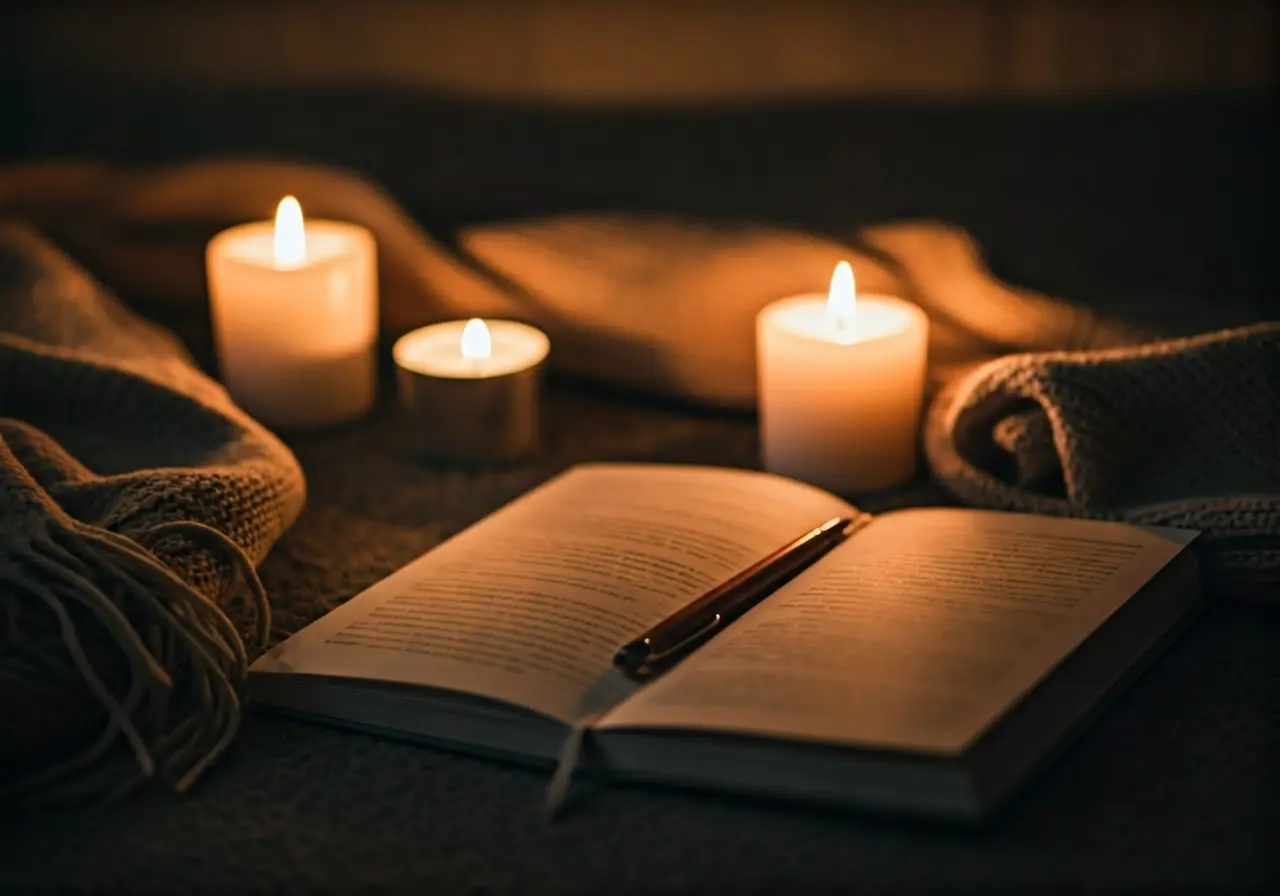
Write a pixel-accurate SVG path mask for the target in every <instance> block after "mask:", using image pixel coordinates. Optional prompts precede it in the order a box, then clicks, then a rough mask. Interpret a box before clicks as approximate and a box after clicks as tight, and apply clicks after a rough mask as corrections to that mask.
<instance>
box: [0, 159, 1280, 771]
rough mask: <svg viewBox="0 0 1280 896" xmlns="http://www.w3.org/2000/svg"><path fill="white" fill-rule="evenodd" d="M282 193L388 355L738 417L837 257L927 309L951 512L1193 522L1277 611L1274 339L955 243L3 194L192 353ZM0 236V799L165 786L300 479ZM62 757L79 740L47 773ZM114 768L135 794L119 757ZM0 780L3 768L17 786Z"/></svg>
mask: <svg viewBox="0 0 1280 896" xmlns="http://www.w3.org/2000/svg"><path fill="white" fill-rule="evenodd" d="M286 192H288V193H293V194H295V195H297V196H298V197H299V198H300V199H301V201H302V204H303V208H304V210H305V211H306V213H307V214H308V215H309V216H318V217H337V218H343V219H346V220H354V221H358V222H361V223H363V224H365V225H366V226H368V227H369V228H370V229H371V230H373V231H374V234H375V236H376V237H377V240H378V246H379V256H380V257H379V266H380V271H379V277H380V281H381V290H382V309H381V313H382V320H383V323H384V326H385V328H386V330H387V331H388V335H389V336H394V335H397V334H399V333H402V332H404V331H405V330H407V329H409V328H411V327H414V326H418V325H421V324H423V323H427V322H431V321H434V320H439V319H442V318H446V317H455V316H462V315H484V316H511V317H517V318H522V319H526V320H531V321H533V322H536V323H537V324H539V325H540V326H542V327H543V328H544V329H546V330H547V331H548V332H549V333H550V335H551V338H552V341H553V344H554V347H555V348H554V353H553V363H555V364H556V365H557V366H558V367H559V368H560V369H561V370H562V371H565V372H569V373H572V374H577V375H580V376H583V377H587V378H591V379H595V380H598V381H601V382H605V383H610V384H612V385H615V386H620V387H624V388H631V389H636V390H642V391H647V392H656V393H662V394H666V395H671V396H677V397H681V398H684V399H687V400H690V401H692V402H695V403H701V404H705V405H716V406H721V407H731V408H742V409H750V408H751V407H753V405H754V400H755V376H754V336H753V333H754V330H753V327H754V317H755V314H756V312H757V311H759V309H760V308H762V307H763V306H764V305H765V304H766V303H767V302H769V301H771V300H773V299H774V298H777V297H779V296H782V295H788V294H793V293H798V292H811V291H813V292H816V291H822V290H824V289H825V287H826V281H827V279H828V278H829V276H830V272H831V270H832V268H833V266H834V265H835V263H836V261H838V260H840V259H847V260H849V261H851V262H852V263H853V265H854V268H855V270H856V271H857V275H858V283H859V288H860V289H861V290H862V291H864V292H880V291H886V292H893V293H897V294H900V295H904V296H906V297H908V298H910V299H912V300H913V301H916V302H918V303H919V304H920V305H922V306H923V307H924V308H925V309H926V310H927V311H928V312H929V315H930V319H931V341H930V358H931V373H932V374H933V376H932V382H933V385H934V387H935V388H938V389H940V391H939V392H938V393H937V395H936V397H935V398H934V400H933V403H932V406H931V410H930V412H929V414H928V419H927V421H926V426H925V432H924V438H923V444H924V455H925V457H926V459H927V462H928V466H929V470H930V472H931V473H932V474H933V476H934V477H935V478H936V479H937V480H938V481H939V482H940V483H941V484H942V485H943V486H945V487H946V488H947V489H948V490H950V491H951V492H952V493H953V494H954V495H956V496H957V497H958V498H960V499H961V500H963V501H966V502H970V503H973V504H977V505H982V506H994V507H1006V508H1015V509H1022V510H1030V511H1036V512H1043V513H1054V514H1074V515H1087V516H1099V517H1108V518H1117V519H1127V520H1131V521H1135V522H1146V523H1162V524H1169V525H1182V526H1189V527H1194V528H1199V529H1202V530H1204V531H1205V533H1206V537H1205V538H1204V539H1203V540H1202V542H1203V543H1202V551H1203V554H1204V556H1205V559H1206V563H1205V566H1206V569H1207V572H1208V574H1209V575H1210V576H1211V578H1212V580H1213V581H1214V583H1215V584H1216V585H1217V586H1218V587H1219V593H1226V592H1228V591H1230V592H1232V593H1240V594H1247V595H1250V596H1256V597H1261V598H1263V599H1273V600H1274V599H1277V598H1278V596H1280V323H1277V322H1276V321H1274V320H1273V321H1266V320H1265V318H1264V319H1263V320H1262V322H1258V319H1256V316H1255V319H1254V320H1253V322H1249V321H1245V320H1231V321H1225V322H1223V323H1222V324H1221V326H1222V327H1224V328H1220V329H1216V330H1214V331H1212V332H1207V333H1205V334H1202V335H1193V336H1190V337H1179V338H1171V337H1170V336H1169V334H1168V333H1166V332H1165V330H1166V329H1167V330H1169V331H1178V332H1181V333H1185V332H1187V331H1188V330H1195V329H1197V327H1198V328H1200V329H1213V327H1214V326H1218V325H1219V324H1216V323H1211V322H1210V321H1211V317H1205V318H1199V319H1197V318H1196V317H1194V316H1193V317H1192V318H1190V319H1189V321H1182V322H1176V323H1175V322H1174V320H1173V319H1172V311H1173V310H1174V309H1173V308H1170V309H1169V312H1170V314H1169V315H1168V317H1169V320H1168V321H1167V324H1168V326H1167V327H1166V326H1159V327H1156V328H1154V329H1152V328H1135V327H1131V326H1129V325H1127V324H1125V323H1121V322H1120V321H1121V319H1122V318H1123V315H1121V314H1117V315H1115V316H1112V315H1106V316H1100V315H1098V314H1096V313H1093V312H1090V311H1087V310H1085V309H1083V308H1081V307H1078V306H1076V305H1073V304H1069V303H1066V302H1063V301H1060V300H1057V299H1054V298H1051V297H1049V296H1045V295H1042V294H1038V293H1034V292H1032V291H1029V290H1025V289H1018V288H1014V287H1011V286H1008V285H1006V284H1004V283H1002V282H1000V281H999V280H997V279H996V278H995V277H993V276H992V275H991V273H990V272H989V271H988V270H987V268H986V267H985V265H984V264H983V262H982V259H981V257H980V254H979V252H978V250H977V247H976V246H975V245H974V244H973V243H972V241H971V240H970V239H969V238H968V237H967V236H966V235H965V234H964V233H962V232H959V231H957V230H956V229H954V228H951V227H948V226H946V225H943V224H938V223H935V222H912V223H907V224H901V225H886V226H883V227H877V228H872V229H869V230H867V231H863V232H860V233H858V234H854V235H851V236H850V237H849V239H846V240H833V239H827V238H820V237H816V236H813V235H809V234H801V233H795V232H790V231H784V230H778V229H774V228H767V227H759V226H726V225H723V224H720V225H710V224H705V223H696V222H688V221H678V220H655V219H638V218H634V217H626V216H619V215H608V216H569V217H559V218H551V219H543V220H539V221H532V222H525V223H521V222H515V223H509V224H505V225H498V226H486V227H478V228H473V229H470V230H467V231H465V232H463V233H462V234H460V235H459V236H458V238H457V241H456V243H455V244H453V245H450V246H445V245H442V244H441V243H439V242H437V241H435V240H433V239H431V238H430V237H429V236H427V235H426V234H425V233H423V231H422V230H421V229H420V228H419V227H418V226H417V225H416V224H415V223H414V222H413V220H412V219H411V218H409V216H407V215H406V214H405V213H404V212H403V211H402V210H400V208H399V207H398V206H397V205H396V204H395V203H394V202H393V201H392V200H390V199H389V198H388V197H387V196H386V195H384V194H383V193H382V192H380V191H379V190H378V189H377V188H375V187H373V186H372V185H370V184H368V183H367V182H365V181H363V180H361V179H359V178H356V177H353V176H351V175H349V174H347V173H344V172H338V171H333V170H328V169H324V168H317V167H307V166H297V165H282V164H267V163H252V162H234V163H229V162H220V163H209V164H195V165H186V166H180V167H175V168H170V169H161V170H154V169H152V170H147V171H129V170H121V169H112V168H108V167H104V166H99V165H79V164H47V165H38V166H27V167H23V168H19V169H10V170H9V171H0V213H4V212H7V213H9V214H12V215H17V216H21V217H23V218H25V219H26V220H28V221H32V222H35V223H36V224H37V225H39V227H40V228H41V229H42V230H43V231H44V232H46V233H48V234H50V235H51V236H53V237H54V239H55V241H56V242H57V243H58V244H59V245H60V246H62V247H63V248H65V249H67V250H68V251H69V252H70V253H71V254H72V255H73V256H74V257H76V258H77V259H79V260H81V261H82V262H84V263H85V264H86V265H87V266H88V267H89V268H90V269H91V270H93V271H94V272H95V274H98V275H100V276H101V277H102V278H103V279H104V280H105V282H107V283H109V284H110V285H112V286H113V287H116V288H117V289H119V290H120V291H121V292H122V293H124V294H126V295H128V296H129V298H130V301H131V304H133V305H134V307H135V308H137V309H138V310H140V311H142V312H143V313H144V314H145V315H147V316H149V317H152V318H154V319H157V320H159V321H162V322H163V323H165V324H166V325H168V326H170V327H171V328H173V329H174V330H176V331H177V332H178V333H179V334H180V335H181V336H182V337H183V338H184V339H186V340H187V341H188V342H189V343H191V344H201V343H207V341H208V332H207V326H208V316H207V311H206V308H205V305H204V302H205V299H204V288H203V283H204V277H203V256H202V253H203V246H204V242H205V240H206V239H207V238H208V237H209V236H211V235H212V234H213V233H214V232H215V231H216V230H217V229H219V228H221V227H223V226H227V225H229V224H232V223H237V222H240V221H243V220H247V219H253V218H263V217H267V216H268V215H269V214H270V213H271V210H272V209H273V207H274V205H275V203H276V202H277V201H278V199H279V198H280V196H281V195H282V194H284V193H286ZM5 235H6V241H7V244H8V245H9V252H8V255H6V256H0V257H5V258H7V259H8V260H7V261H6V262H5V263H6V264H8V265H10V266H13V265H15V264H17V265H19V266H21V265H25V266H26V268H24V270H26V271H27V273H26V274H23V275H21V276H18V277H17V278H16V282H19V283H20V284H22V286H21V288H19V289H18V290H17V291H16V292H14V289H13V286H12V284H13V283H14V282H15V276H14V274H13V273H12V272H10V273H9V274H7V275H6V276H5V277H4V279H0V289H4V290H5V293H4V300H5V303H6V304H5V305H3V306H0V307H4V308H5V311H4V315H3V318H0V365H2V366H0V421H2V422H0V477H4V478H2V479H0V501H3V502H4V503H3V504H0V520H3V521H4V522H0V539H4V549H5V557H9V556H11V555H12V556H17V557H25V558H27V559H23V560H19V561H17V562H15V561H13V560H9V559H6V560H5V561H3V562H4V565H3V566H2V567H0V586H2V587H3V591H0V613H3V614H4V615H0V624H4V625H6V626H7V627H6V628H5V629H4V630H3V638H4V641H3V642H2V645H0V646H3V648H4V652H3V653H0V751H3V750H5V749H6V747H5V742H8V743H9V745H10V746H9V749H10V751H11V752H12V751H13V747H12V744H13V743H17V744H19V745H24V746H25V749H26V754H25V758H26V759H28V760H30V759H31V758H32V756H34V755H37V754H38V756H37V759H38V761H37V762H36V765H37V774H35V775H34V776H28V777H24V778H22V779H20V780H18V781H17V782H16V783H14V782H9V783H7V784H6V783H3V782H4V777H3V772H0V787H6V788H7V790H5V791H0V792H5V793H8V794H10V795H13V794H19V795H31V794H42V795H47V794H50V793H59V792H60V793H62V794H64V795H69V796H71V795H78V794H96V793H101V792H104V791H105V790H107V789H109V788H111V787H119V786H127V785H128V784H129V783H130V782H131V781H133V780H136V779H137V778H138V777H140V775H141V776H145V775H147V774H152V773H156V774H161V775H163V776H164V777H166V778H168V779H169V780H171V781H173V782H175V783H176V784H177V785H178V786H180V787H181V786H184V785H186V784H187V783H189V782H190V781H192V780H193V779H194V777H195V776H196V775H198V773H199V772H200V771H201V770H202V769H203V768H204V767H205V766H206V765H207V763H208V761H210V760H211V759H212V758H214V757H215V756H216V755H217V754H218V752H219V751H220V750H221V749H222V747H223V746H224V745H225V743H226V741H227V738H228V737H229V736H230V733H231V732H232V731H233V730H234V727H235V716H236V713H237V711H238V702H237V696H236V695H237V693H238V684H239V681H240V679H241V677H242V676H243V670H244V659H245V657H244V648H243V647H242V646H241V645H242V641H240V640H237V635H236V633H235V631H234V627H232V626H230V625H229V614H228V612H227V611H228V609H229V607H230V604H229V603H228V600H229V597H230V595H231V593H233V592H234V590H235V589H234V588H233V582H234V581H236V579H235V576H234V570H240V575H241V576H242V578H243V579H245V580H247V581H248V582H249V588H248V591H245V589H244V588H241V589H240V591H241V593H248V594H253V593H255V591H254V588H253V583H254V581H255V580H254V577H253V576H252V574H251V566H252V563H253V562H256V561H257V560H260V559H261V557H262V556H263V555H264V554H265V552H266V551H267V549H268V548H269V547H270V545H271V543H272V542H273V541H274V539H275V538H276V536H278V535H279V533H280V532H281V531H282V530H283V529H284V528H285V527H287V525H288V524H289V523H290V521H291V520H292V519H293V517H294V516H295V515H296V514H297V512H298V510H299V507H300V505H301V501H302V481H301V476H300V473H299V471H298V469H297V466H296V464H295V463H294V462H293V460H292V458H291V457H290V456H289V454H288V452H287V451H285V449H284V448H283V447H281V446H280V444H279V442H277V441H276V440H275V439H274V438H273V437H272V436H270V435H269V434H268V433H266V432H265V431H263V430H262V429H261V427H259V426H257V425H256V424H254V423H253V422H252V421H250V420H248V419H246V418H245V417H244V415H243V414H241V413H240V412H239V411H237V410H236V409H235V408H234V407H233V406H232V405H231V404H230V402H229V401H228V400H227V398H226V396H225V395H224V394H223V393H222V392H221V390H220V389H218V388H217V387H216V386H215V385H214V384H213V383H212V382H210V381H209V380H207V379H205V378H204V377H203V376H202V375H200V374H199V373H197V372H195V370H194V369H193V368H192V367H191V366H190V364H189V363H188V362H187V360H186V359H185V358H184V357H183V355H182V353H181V352H180V350H179V349H178V348H177V347H176V345H175V344H174V343H173V342H172V341H170V340H168V339H167V338H165V337H164V336H163V335H162V334H160V333H158V332H157V331H156V330H154V329H153V328H151V327H149V326H147V325H144V324H142V323H141V321H139V320H138V319H137V318H135V317H133V316H132V315H129V314H128V313H127V312H125V311H124V310H123V309H122V308H121V307H120V306H119V305H118V304H116V303H115V302H114V301H113V300H111V299H110V298H109V297H108V296H107V295H106V294H105V293H104V292H103V291H102V290H101V289H99V288H97V287H96V286H94V285H93V284H92V283H91V282H90V281H89V280H88V278H87V277H86V276H85V275H84V274H83V273H82V272H80V271H79V269H77V268H74V267H73V266H69V265H68V264H67V263H66V262H65V261H63V260H58V261H55V258H56V256H55V255H54V253H53V250H52V249H51V248H50V247H49V246H47V245H46V244H44V243H41V242H39V241H38V240H36V239H35V238H34V237H33V236H31V234H30V233H29V232H26V231H20V230H15V229H12V228H10V229H8V230H6V231H5ZM14 246H20V247H21V248H22V251H21V252H20V253H17V255H21V256H22V259H23V260H21V261H19V260H17V256H16V255H15V253H14V252H13V247H14ZM32 259H35V261H34V262H33V261H32ZM36 271H38V272H39V273H38V274H36V273H34V272H36ZM12 295H18V296H20V297H21V298H20V299H19V301H18V303H17V305H16V306H15V305H14V304H13V301H14V300H13V299H12V298H11V296H12ZM15 308H16V310H15ZM1210 310H1212V309H1210ZM1271 316H1272V315H1269V314H1268V315H1265V317H1271ZM58 321H61V323H58V324H57V325H56V326H55V325H54V322H58ZM1206 323H1207V324H1208V326H1205V325H1204V324H1206ZM1226 324H1233V326H1225V325H1226ZM257 596H258V599H259V601H261V595H260V594H258V595H257ZM263 609H264V610H265V607H264V608H263ZM250 615H252V614H250ZM230 616H231V617H232V618H239V617H238V616H237V614H230ZM261 618H262V617H261V616H259V619H261ZM89 645H96V647H97V649H96V651H91V650H90V646H89ZM103 645H105V647H104V646H103ZM46 695H48V696H47V697H46ZM55 700H56V701H58V702H57V703H54V702H53V701H55ZM24 702H25V703H26V704H28V705H30V704H36V703H42V702H43V703H44V704H45V705H56V706H60V707H66V710H65V711H63V712H59V713H57V714H46V716H45V727H44V728H39V726H38V725H37V726H35V727H36V728H37V729H39V730H42V731H43V732H44V734H43V735H42V738H43V739H41V740H39V741H33V740H32V739H31V738H29V737H28V738H26V739H25V740H24V738H23V733H24V732H28V731H30V730H33V729H32V727H31V726H33V725H35V723H34V722H32V720H31V717H30V716H29V715H21V714H14V712H13V711H11V709H10V708H11V707H13V706H15V705H21V704H23V703H24ZM95 710H97V712H95ZM55 716H56V718H57V719H62V720H66V724H65V725H64V726H63V727H64V728H65V730H63V731H61V732H60V734H61V735H62V738H61V740H59V739H58V738H56V737H52V736H51V735H50V734H49V732H50V730H52V729H56V728H57V727H58V726H57V725H55V724H52V723H49V722H48V719H49V718H54V717H55ZM86 719H96V720H98V723H99V724H100V729H99V730H100V736H98V737H97V738H96V739H95V738H89V739H86V735H85V725H84V721H85V720H86ZM5 726H7V727H5ZM54 733H55V734H57V733H59V732H57V731H54ZM50 743H55V744H63V745H64V746H66V745H71V746H67V748H66V753H65V756H63V755H59V754H57V753H56V752H51V751H50V749H49V746H48V745H49V744H50ZM120 744H126V745H127V746H128V747H129V748H130V750H131V753H130V754H129V755H130V756H131V757H132V758H131V762H132V766H131V768H132V771H133V774H132V776H129V775H122V773H121V768H122V767H123V766H121V765H119V764H115V765H111V764H109V763H108V762H107V760H106V757H107V756H108V755H109V754H111V752H110V749H109V748H110V747H112V746H113V745H115V746H117V747H118V746H119V745H120ZM72 747H74V748H72ZM18 752H21V747H20V748H19V750H18ZM111 755H116V754H111ZM51 757H52V758H51ZM6 758H7V757H6V756H5V755H3V753H2V752H0V769H4V768H9V767H17V765H18V763H7V762H6V761H5V760H6Z"/></svg>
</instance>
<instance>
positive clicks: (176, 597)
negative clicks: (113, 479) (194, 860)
mask: <svg viewBox="0 0 1280 896" xmlns="http://www.w3.org/2000/svg"><path fill="white" fill-rule="evenodd" d="M175 536H176V537H181V538H183V539H184V540H185V541H187V542H188V543H189V544H191V545H192V546H194V547H196V548H200V549H204V550H207V551H209V552H210V553H211V554H212V556H213V557H215V558H217V559H220V560H224V561H225V562H226V563H227V564H228V565H229V566H230V568H231V570H232V575H231V576H230V577H229V578H228V580H227V583H226V588H225V591H224V593H223V594H220V595H218V597H217V599H216V600H215V599H210V598H209V597H208V596H206V595H205V594H202V593H201V592H200V590H198V589H197V588H195V587H194V586H192V585H191V584H189V583H188V582H186V581H185V580H184V579H183V578H181V577H180V576H179V575H178V574H177V573H176V572H174V570H173V569H171V568H170V567H169V566H168V565H167V564H165V563H164V561H163V560H161V559H160V557H159V556H158V555H157V553H155V552H154V550H153V549H154V547H155V545H156V544H157V543H158V542H159V541H160V540H161V539H165V538H173V537H175ZM242 585H243V586H244V587H246V588H247V590H248V592H249V594H250V597H251V598H252V602H253V605H254V610H255V617H256V622H257V632H256V634H257V637H258V639H259V641H260V642H261V644H262V645H263V646H265V645H266V642H267V639H268V636H269V633H270V628H271V610H270V606H269V604H268V602H267V598H266V594H265V592H264V590H263V587H262V583H261V581H260V580H259V579H258V575H257V572H256V571H255V570H254V567H253V563H252V561H251V560H250V559H249V557H248V556H247V555H246V554H245V552H244V551H243V550H242V549H241V548H240V547H239V546H238V545H237V544H236V543H235V542H234V541H232V540H231V539H230V538H228V537H227V536H226V535H224V534H223V533H221V532H219V531H217V530H216V529H213V528H211V527H209V526H207V525H204V524H203V523H197V522H193V521H175V522H167V523H162V524H160V525H157V526H154V527H151V528H149V529H146V530H144V531H142V532H140V533H136V534H135V535H134V536H133V537H132V538H131V537H128V536H125V535H122V534H120V533H118V532H113V531H109V530H107V529H102V528H99V527H96V526H89V525H85V524H83V523H80V522H77V521H74V520H70V521H68V522H66V523H59V522H53V521H50V522H49V523H48V524H47V525H40V526H37V527H35V528H31V529H27V530H26V531H25V532H24V533H23V541H22V542H20V543H18V544H13V543H9V544H6V545H4V551H3V554H2V555H0V626H2V628H0V637H2V638H3V640H2V641H0V646H2V647H3V648H4V652H3V654H0V688H3V690H4V691H6V692H9V693H17V694H24V693H26V694H30V693H32V688H31V687H30V686H31V685H32V683H34V682H40V683H42V684H43V685H44V687H43V688H41V689H40V691H41V692H42V694H41V697H40V698H39V699H41V700H42V702H44V704H45V705H44V707H43V711H44V712H47V713H49V714H56V713H58V712H59V711H60V709H62V707H60V706H59V705H58V704H57V695H58V694H61V695H67V694H72V693H74V690H75V689H79V690H80V691H81V692H82V693H83V691H84V689H87V690H88V692H89V694H90V695H91V696H92V698H93V700H94V701H96V702H97V703H98V704H99V705H100V706H101V707H102V709H103V711H104V713H105V723H104V725H103V728H102V730H101V731H100V732H99V733H98V734H97V736H96V737H95V738H93V740H92V742H90V743H88V744H87V745H86V746H84V747H83V748H82V749H80V750H79V751H78V752H77V753H75V754H74V755H72V756H70V757H68V758H64V759H61V760H59V761H57V762H56V763H55V764H53V765H48V766H46V767H44V768H41V769H39V770H38V771H35V772H34V773H30V774H27V775H25V776H24V777H20V778H18V779H16V780H12V781H9V782H7V783H5V782H0V801H3V802H8V801H14V802H17V803H20V804H23V805H49V804H64V803H68V802H79V801H83V800H86V799H94V798H105V799H111V798H114V797H118V796H120V795H123V794H124V793H127V792H128V791H130V790H132V789H134V788H135V787H137V786H138V785H140V784H142V783H143V782H145V781H147V780H149V779H152V778H155V777H157V776H159V777H162V778H164V779H166V780H168V781H170V782H171V784H172V787H173V789H174V790H176V791H178V792H183V791H186V790H188V789H189V788H190V787H191V786H192V785H193V784H194V783H195V782H196V781H197V780H199V778H200V777H201V776H202V775H203V774H204V773H205V772H206V771H207V770H208V768H209V767H210V766H211V765H212V764H213V763H214V762H215V761H216V760H217V759H218V758H219V757H220V756H221V755H222V754H223V753H224V752H225V751H226V749H227V747H228V745H229V744H230V742H231V740H232V737H233V736H234V735H235V732H236V730H237V728H238V727H239V724H240V717H241V695H242V693H243V689H244V683H245V681H246V679H247V676H248V666H249V662H248V653H247V651H246V649H245V645H244V642H243V640H242V638H241V637H240V633H239V632H238V631H237V629H236V627H235V625H234V624H233V623H232V621H231V620H230V618H228V616H227V614H226V613H225V612H224V611H223V610H222V609H221V606H222V605H225V604H226V602H227V600H228V599H229V598H230V597H231V596H232V592H234V591H235V590H236V589H237V588H238V587H240V586H242ZM50 620H52V621H53V622H54V623H55V624H54V625H53V626H52V627H51V626H50V625H49V624H48V623H49V621H50ZM37 622H38V623H42V624H41V625H39V630H38V631H37V630H36V628H37V627H36V625H35V623H37ZM104 642H105V645H106V647H107V649H106V650H105V651H104V649H103V647H104ZM112 652H114V654H115V655H114V656H111V653H112ZM108 660H110V661H108ZM117 667H119V670H120V672H119V673H116V674H113V673H115V670H116V668H117ZM51 686H52V688H51ZM51 690H52V692H51ZM11 736H17V737H19V738H22V737H24V736H30V737H32V738H34V740H33V743H34V744H35V745H37V746H38V745H39V744H40V742H41V741H40V732H38V731H36V732H22V731H17V732H14V733H13V735H11ZM121 744H123V745H124V746H125V747H126V748H127V750H126V751H125V752H124V754H123V755H112V753H113V748H116V747H118V746H120V745H121Z"/></svg>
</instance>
